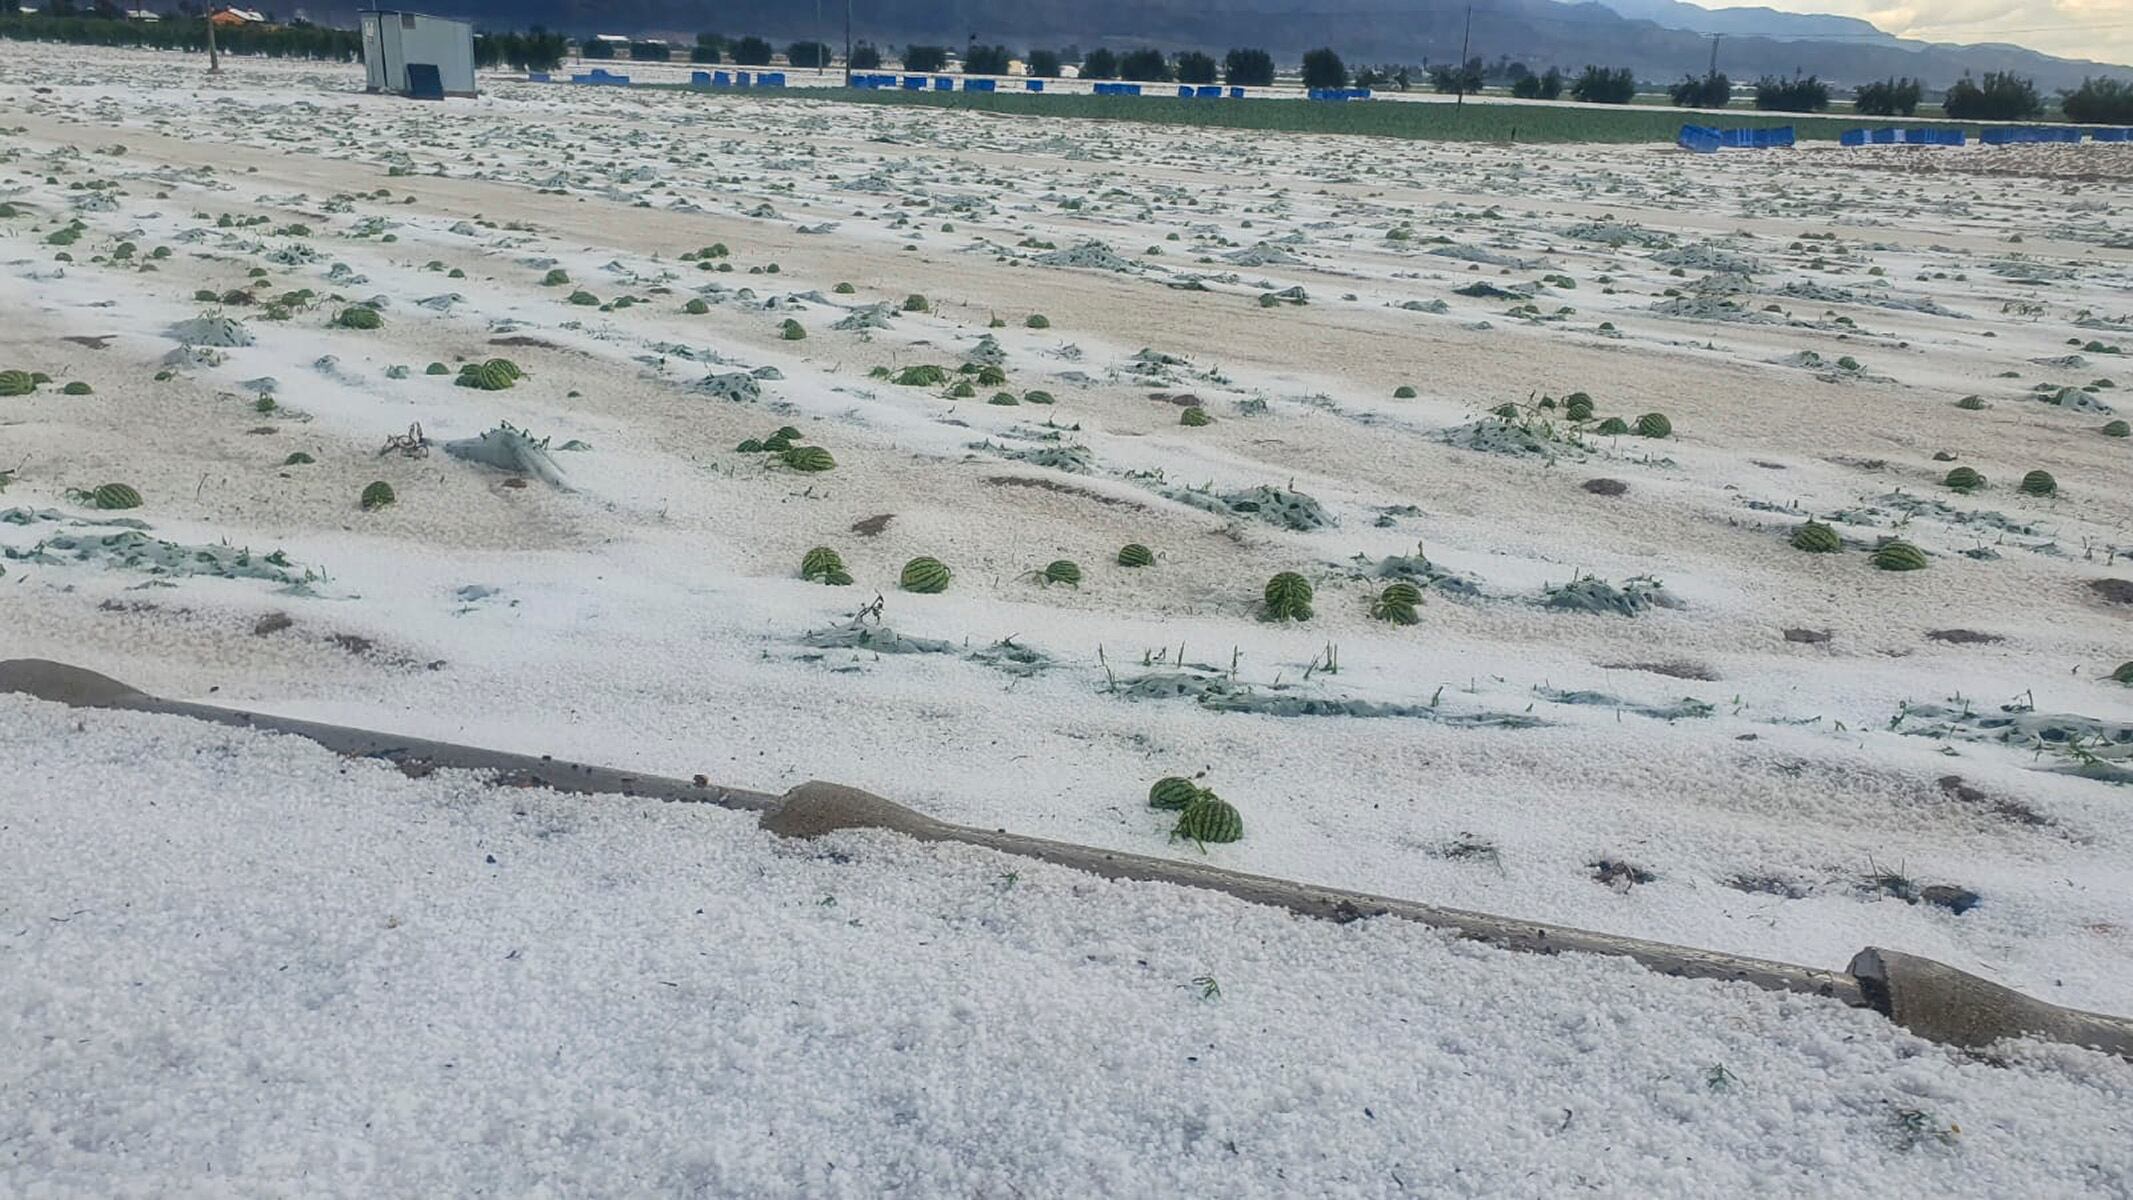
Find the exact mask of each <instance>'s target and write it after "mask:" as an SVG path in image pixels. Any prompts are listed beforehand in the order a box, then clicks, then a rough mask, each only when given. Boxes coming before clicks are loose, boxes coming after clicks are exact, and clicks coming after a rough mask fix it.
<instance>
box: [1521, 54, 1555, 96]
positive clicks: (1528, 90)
mask: <svg viewBox="0 0 2133 1200" xmlns="http://www.w3.org/2000/svg"><path fill="white" fill-rule="evenodd" d="M1519 70H1521V71H1524V72H1525V73H1524V74H1522V75H1520V76H1518V77H1517V78H1515V79H1513V80H1512V81H1511V94H1512V95H1513V96H1516V97H1518V98H1519V99H1521V100H1559V99H1561V98H1562V95H1563V73H1562V72H1561V71H1558V70H1556V69H1555V68H1554V67H1549V68H1548V69H1547V70H1546V71H1543V72H1542V73H1540V74H1539V75H1535V74H1534V73H1533V72H1532V71H1530V70H1527V69H1526V67H1525V65H1524V64H1523V63H1521V64H1519Z"/></svg>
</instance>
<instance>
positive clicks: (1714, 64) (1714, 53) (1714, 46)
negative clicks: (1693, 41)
mask: <svg viewBox="0 0 2133 1200" xmlns="http://www.w3.org/2000/svg"><path fill="white" fill-rule="evenodd" d="M1725 36H1726V35H1725V34H1723V33H1714V34H1712V35H1711V69H1710V71H1709V72H1708V73H1706V74H1705V76H1704V78H1706V79H1708V78H1710V77H1711V76H1713V75H1716V74H1718V41H1719V39H1720V38H1723V37H1725Z"/></svg>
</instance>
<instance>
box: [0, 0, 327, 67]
mask: <svg viewBox="0 0 2133 1200" xmlns="http://www.w3.org/2000/svg"><path fill="white" fill-rule="evenodd" d="M7 7H8V8H10V9H13V8H16V7H18V6H16V5H13V4H9V5H7ZM113 11H115V10H113ZM0 38H8V39H11V40H14V41H21V42H65V43H68V44H70V45H76V46H132V47H139V48H142V49H148V50H195V51H205V50H206V49H207V22H206V21H205V20H203V19H187V18H183V17H176V16H172V17H165V18H164V19H162V20H160V21H128V20H124V19H122V18H118V17H94V16H91V17H79V16H64V15H53V14H50V13H33V14H25V13H19V12H9V13H7V14H6V15H0ZM215 44H216V46H217V47H218V48H219V49H221V50H222V51H223V52H224V53H226V54H263V55H266V56H267V57H269V58H314V59H326V60H329V61H335V62H353V61H356V60H359V59H361V58H362V57H363V38H362V35H360V34H358V33H357V32H356V31H355V30H353V29H329V28H327V27H325V26H323V25H271V26H268V25H235V26H231V27H229V28H227V29H217V30H215Z"/></svg>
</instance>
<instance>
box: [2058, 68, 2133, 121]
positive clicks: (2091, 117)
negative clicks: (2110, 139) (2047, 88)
mask: <svg viewBox="0 0 2133 1200" xmlns="http://www.w3.org/2000/svg"><path fill="white" fill-rule="evenodd" d="M2059 106H2060V107H2061V108H2063V109H2065V110H2066V119H2067V120H2069V121H2079V122H2081V123H2082V124H2084V125H2133V82H2128V81H2127V80H2123V79H2084V80H2082V81H2081V86H2080V87H2078V88H2075V89H2074V90H2073V91H2071V92H2067V93H2065V94H2064V95H2063V96H2061V97H2060V99H2059Z"/></svg>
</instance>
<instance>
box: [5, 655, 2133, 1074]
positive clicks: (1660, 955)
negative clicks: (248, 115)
mask: <svg viewBox="0 0 2133 1200" xmlns="http://www.w3.org/2000/svg"><path fill="white" fill-rule="evenodd" d="M0 692H20V693H22V694H25V695H29V696H33V697H36V698H38V699H41V700H46V701H50V702H53V703H58V704H65V705H69V706H71V707H76V708H101V709H117V710H124V711H130V712H147V713H160V714H165V715H169V716H180V717H189V718H192V719H194V720H200V721H210V722H214V723H216V724H220V725H231V726H236V727H239V728H244V729H256V730H261V731H264V732H270V733H281V734H290V735H294V736H297V737H302V738H306V739H309V740H310V741H313V742H316V743H318V744H319V745H321V746H323V747H325V748H326V749H328V750H332V751H334V752H335V753H338V754H343V755H347V756H350V757H354V758H371V759H378V760H381V761H384V762H388V763H391V764H393V765H395V766H398V767H400V768H401V769H402V770H406V771H410V772H419V771H422V770H428V769H437V768H444V769H453V770H472V771H485V772H491V773H493V775H494V778H495V780H496V781H497V782H498V783H505V784H510V785H514V786H522V787H545V788H549V789H551V790H554V791H557V792H565V793H572V794H577V795H617V796H632V797H641V798H645V799H655V800H665V801H672V802H677V803H691V804H715V805H718V806H720V807H722V808H729V809H736V810H743V811H751V812H755V813H757V814H758V820H759V821H760V823H761V825H762V827H763V828H764V829H766V830H768V831H770V832H771V833H774V834H777V835H779V836H781V837H792V838H815V837H820V836H823V835H825V834H829V833H834V832H836V831H838V830H844V829H878V830H886V831H890V832H894V833H899V834H902V835H904V836H906V837H912V838H916V839H918V840H920V841H927V842H958V843H962V844H964V845H970V846H981V847H984V848H986V849H990V850H994V851H998V852H999V853H1002V854H1012V855H1017V856H1020V857H1024V858H1033V859H1038V860H1041V861H1043V862H1048V863H1053V864H1056V865H1058V866H1062V867H1067V868H1071V869H1073V870H1077V871H1085V872H1087V873H1089V874H1092V875H1098V876H1102V877H1104V878H1106V879H1130V880H1142V881H1150V882H1157V883H1167V884H1172V885H1175V886H1178V887H1190V888H1200V889H1204V890H1207V891H1213V892H1221V893H1224V894H1226V895H1229V896H1233V897H1236V898H1237V899H1239V900H1243V901H1245V902H1247V903H1251V904H1262V905H1267V906H1270V907H1274V908H1284V909H1287V910H1289V911H1290V912H1294V913H1297V914H1299V915H1301V916H1306V917H1312V918H1316V919H1319V920H1329V921H1354V920H1361V919H1364V918H1367V917H1395V918H1399V919H1401V920H1407V921H1414V922H1417V923H1419V924H1423V925H1427V926H1430V927H1432V928H1436V929H1442V930H1445V931H1447V932H1449V933H1452V934H1455V935H1457V936H1459V937H1463V938H1470V939H1472V940H1474V941H1478V942H1485V943H1487V944H1489V945H1492V946H1498V947H1501V948H1503V949H1507V950H1521V951H1528V952H1537V953H1543V954H1560V953H1582V954H1605V955H1611V956H1614V957H1619V958H1628V959H1633V960H1635V961H1636V962H1638V963H1641V964H1642V965H1644V966H1645V967H1647V968H1649V969H1650V970H1653V971H1657V972H1660V973H1661V974H1666V975H1676V976H1682V977H1686V978H1691V979H1711V980H1726V981H1732V982H1739V983H1750V984H1754V985H1755V986H1757V987H1761V988H1766V989H1770V990H1772V991H1785V992H1799V993H1804V994H1807V995H1813V996H1820V997H1824V998H1826V999H1829V1000H1832V1001H1836V1002H1839V1003H1843V1004H1848V1005H1851V1006H1852V1007H1854V1008H1871V1009H1873V1010H1875V1011H1877V1012H1879V1013H1881V1014H1883V1015H1884V1016H1886V1017H1888V1018H1889V1019H1890V1020H1892V1021H1894V1022H1895V1023H1896V1024H1897V1025H1900V1026H1902V1027H1903V1028H1905V1029H1908V1030H1910V1031H1911V1032H1912V1033H1914V1034H1917V1035H1918V1036H1920V1037H1923V1038H1926V1039H1928V1040H1930V1041H1935V1042H1941V1043H1945V1044H1948V1045H1953V1046H1963V1047H1981V1046H1986V1045H1990V1044H1991V1043H1993V1042H1996V1041H1999V1040H2001V1039H2003V1038H2019V1037H2031V1038H2041V1039H2044V1040H2046V1041H2052V1042H2061V1043H2065V1044H2068V1045H2075V1046H2082V1047H2086V1048H2089V1049H2093V1050H2099V1051H2102V1052H2105V1053H2109V1054H2114V1055H2118V1056H2120V1057H2123V1058H2128V1059H2133V1018H2126V1017H2116V1016H2109V1015H2106V1014H2103V1013H2092V1012H2083V1011H2080V1010H2078V1009H2071V1008H2064V1007H2061V1006H2059V1005H2056V1004H2049V1003H2046V1002H2044V1001H2042V1000H2037V999H2034V998H2032V997H2030V996H2026V995H2023V994H2022V993H2020V992H2017V991H2015V990H2013V989H2011V988H2007V987H2002V986H2001V985H1999V984H1996V983H1993V982H1991V981H1990V980H1987V979H1983V978H1980V977H1978V976H1976V975H1972V974H1970V973H1968V972H1965V971H1960V970H1957V969H1956V968H1954V967H1951V966H1948V965H1946V964H1945V963H1939V962H1935V961H1933V960H1932V959H1927V958H1920V957H1917V956H1916V955H1911V954H1905V953H1902V952H1901V951H1895V950H1885V949H1880V948H1877V947H1871V946H1870V947H1868V948H1866V949H1864V950H1861V951H1860V952H1859V953H1858V954H1856V955H1854V956H1853V958H1852V960H1851V963H1850V964H1849V965H1848V966H1847V967H1846V968H1845V969H1844V970H1842V971H1834V970H1824V969H1821V968H1816V967H1805V966H1798V965H1795V964H1792V963H1781V962H1771V961H1768V960H1765V959H1757V958H1747V957H1743V956H1740V955H1734V954H1725V953H1720V952H1717V951H1711V950H1700V949H1696V948H1694V947H1689V946H1674V945H1668V944H1666V943H1663V942H1649V941H1643V940H1640V939H1637V938H1626V937H1617V936H1614V935H1612V934H1605V933H1595V932H1591V931H1589V930H1582V929H1571V928H1567V927H1564V926H1560V925H1544V924H1539V923H1535V922H1531V921H1519V920H1515V919H1512V918H1509V917H1500V916H1494V915H1491V914H1488V913H1477V912H1467V911H1464V910H1460V909H1451V908H1439V907H1437V906H1435V905H1429V904H1421V903H1417V902H1415V901H1411V900H1399V899H1394V898H1391V897H1387V896H1373V895H1369V894H1367V893H1363V892H1351V891H1344V890H1340V889H1337V888H1325V887H1317V886H1314V885H1311V884H1304V883H1295V882H1291V881H1289V880H1284V879H1273V878H1269V877H1266V876H1262V875H1247V874H1243V873H1240V872H1236V871H1225V870H1221V869H1218V868H1215V867H1210V866H1203V865H1199V864H1195V863H1190V862H1177V861H1173V860H1170V859H1162V858H1151V857H1148V856H1145V855H1138V854H1123V853H1120V852H1118V851H1113V850H1101V849H1096V848H1094V847H1089V846H1077V845H1071V844H1068V843H1065V842H1054V841H1047V840H1045V839H1042V838H1033V837H1024V836H1022V835H1019V834H1013V833H1008V832H1005V831H1004V830H987V829H976V828H972V827H969V826H964V825H951V824H948V823H946V822H943V821H936V820H934V819H932V818H930V817H927V816H925V815H924V814H922V813H918V812H914V811H912V810H911V809H908V808H905V807H904V806H902V805H900V804H897V803H895V802H894V801H891V800H885V799H883V798H881V797H879V796H874V795H871V794H869V793H866V792H861V791H858V790H856V789H853V788H847V787H840V786H838V785H836V784H830V783H818V782H817V783H804V784H801V785H800V786H799V787H796V788H794V789H792V790H791V791H789V792H786V793H785V794H784V795H782V796H779V795H772V794H770V793H767V792H751V791H742V790H738V789H733V788H725V787H720V786H717V785H715V784H712V783H709V782H707V781H703V780H701V779H700V778H699V779H698V780H680V779H666V778H661V777H658V776H651V775H639V774H634V773H631V772H627V771H618V770H614V769H612V768H609V767H598V766H589V765H586V764H582V763H572V762H562V761H558V760H556V759H552V758H547V757H536V756H532V755H524V754H509V753H504V752H501V751H496V750H484V749H480V748H476V747H470V746H457V745H452V744H449V743H445V742H433V741H428V740H425V739H421V738H409V737H402V736H399V735H396V734H388V733H378V732H373V731H370V730H363V729H351V728H348V727H346V726H340V725H323V724H319V723H316V722H312V721H299V720H293V719H290V718H286V717H277V716H273V715H271V714H267V713H255V712H246V711H243V710H239V709H231V708H218V707H215V706H213V705H206V704H194V703H189V702H186V701H180V700H166V699H162V698H160V697H157V696H151V695H148V694H147V693H144V692H141V691H137V690H135V689H134V688H132V687H129V686H128V685H126V684H124V683H121V682H119V681H118V680H115V679H112V678H109V677H108V676H104V675H99V674H97V673H95V672H93V671H88V670H84V669H82V668H79V667H73V666H68V665H66V664H64V663H56V662H50V661H47V660H43V659H13V660H8V661H5V662H0Z"/></svg>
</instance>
